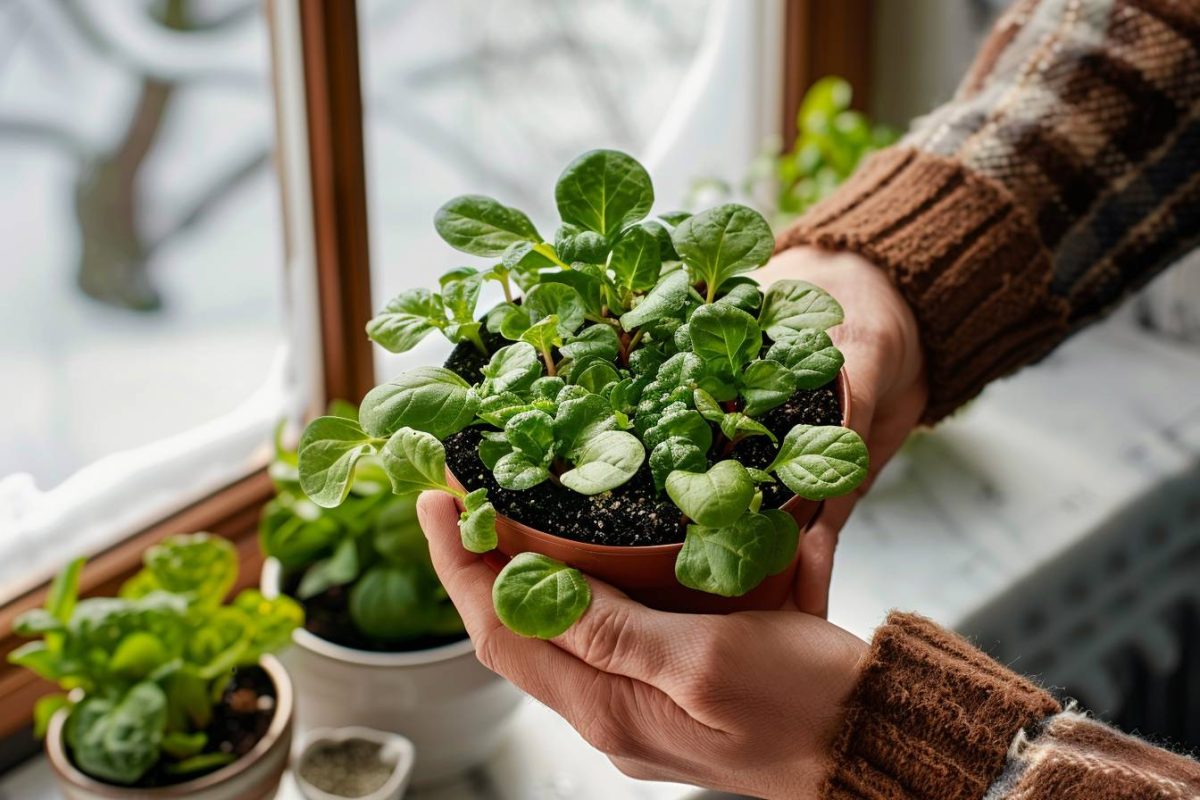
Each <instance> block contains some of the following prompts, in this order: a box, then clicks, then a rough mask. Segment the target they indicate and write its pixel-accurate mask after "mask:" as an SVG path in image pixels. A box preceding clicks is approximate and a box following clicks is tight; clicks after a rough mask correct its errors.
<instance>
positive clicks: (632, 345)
mask: <svg viewBox="0 0 1200 800" xmlns="http://www.w3.org/2000/svg"><path fill="white" fill-rule="evenodd" d="M643 333H644V331H643V330H642V329H641V328H638V330H637V333H635V334H633V338H632V339H630V340H629V347H628V348H626V350H625V360H626V361H628V360H629V355H630V353H632V352H633V350H634V348H635V347H637V346H638V344H639V343H640V342H641V341H642V334H643Z"/></svg>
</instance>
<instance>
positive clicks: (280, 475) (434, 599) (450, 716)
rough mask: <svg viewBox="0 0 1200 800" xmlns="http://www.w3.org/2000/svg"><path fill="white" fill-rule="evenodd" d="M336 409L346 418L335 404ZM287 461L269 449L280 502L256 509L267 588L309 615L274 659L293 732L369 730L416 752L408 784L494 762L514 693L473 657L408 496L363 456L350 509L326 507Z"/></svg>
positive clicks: (349, 413) (350, 413) (283, 451)
mask: <svg viewBox="0 0 1200 800" xmlns="http://www.w3.org/2000/svg"><path fill="white" fill-rule="evenodd" d="M331 413H333V414H339V415H343V416H345V417H347V418H355V409H354V408H353V407H352V406H349V405H346V404H336V405H335V406H334V407H333V408H332V409H331ZM296 462H297V457H296V453H295V452H294V451H292V450H289V449H287V448H285V447H283V446H282V444H281V443H279V442H277V444H276V457H275V462H274V464H273V465H272V468H271V475H272V478H273V480H274V481H275V486H276V497H275V499H273V500H272V501H271V502H270V503H269V504H268V505H267V506H266V508H265V509H264V510H263V516H262V522H261V525H260V541H261V543H262V547H263V551H264V553H265V554H266V555H267V556H268V559H267V562H266V565H265V566H264V569H263V577H262V589H263V593H264V594H265V595H267V596H269V597H274V596H278V595H287V596H291V597H294V598H295V599H296V600H297V601H298V602H300V603H301V604H302V605H303V606H304V608H305V611H306V621H305V627H303V628H298V629H297V630H296V631H295V633H294V634H293V643H294V646H293V647H292V648H290V649H289V650H288V651H286V652H285V653H284V654H283V656H282V658H283V660H284V662H285V663H286V664H287V666H288V670H289V671H290V672H291V674H292V677H293V679H294V680H295V682H296V686H297V690H298V694H299V696H300V700H299V707H298V709H297V719H298V720H299V725H300V727H301V729H302V730H311V729H313V728H326V727H332V728H338V727H342V726H347V725H365V726H369V727H372V728H376V729H379V730H384V731H395V732H397V733H401V734H403V735H404V736H406V737H408V738H409V739H411V740H412V742H413V744H414V745H415V747H416V767H415V770H414V773H413V781H414V782H415V783H431V782H436V781H439V780H442V779H444V778H448V777H451V776H453V775H456V774H458V773H460V772H462V771H464V770H466V769H468V768H469V767H471V766H474V765H475V764H478V763H479V762H480V761H482V760H484V759H485V758H486V757H487V756H488V755H490V754H491V753H492V752H493V751H494V749H495V748H496V746H497V745H499V743H500V742H501V740H502V737H503V735H504V733H505V731H506V729H507V723H508V721H509V719H510V718H511V716H512V712H513V711H515V710H516V708H517V706H518V705H519V704H520V702H521V698H522V694H521V693H520V692H519V691H518V690H517V689H516V688H514V687H513V686H512V685H511V684H509V683H508V682H507V681H505V680H504V679H502V678H500V677H498V676H496V675H494V674H492V673H491V672H489V671H488V670H486V669H484V667H483V666H482V665H481V664H480V663H479V661H478V660H477V659H476V658H475V653H474V650H473V648H472V647H471V642H470V640H469V639H467V637H466V633H465V632H464V630H463V626H462V620H461V619H459V617H458V613H457V612H456V611H455V610H454V606H453V605H452V604H451V603H450V600H449V597H448V596H447V595H446V592H445V590H444V589H443V588H442V586H441V584H440V583H439V582H438V579H437V575H436V574H435V573H434V571H433V566H432V564H431V563H430V561H429V550H428V546H427V544H426V542H425V537H424V534H422V533H421V529H420V526H419V523H418V522H417V516H416V495H399V496H397V495H394V494H392V492H391V486H390V484H389V482H388V479H387V476H386V475H385V474H384V473H383V471H382V469H381V468H380V467H379V465H378V464H376V463H374V462H373V460H372V459H366V460H365V463H360V465H359V468H358V470H357V472H356V474H355V478H354V481H353V485H352V486H351V488H350V490H349V492H348V494H347V497H346V502H345V503H343V504H342V505H341V506H339V507H337V508H331V509H325V508H321V507H319V506H317V505H315V504H314V503H313V502H312V501H311V500H309V499H308V498H307V497H306V496H305V494H304V492H303V491H301V489H300V485H299V483H298V475H297V472H296Z"/></svg>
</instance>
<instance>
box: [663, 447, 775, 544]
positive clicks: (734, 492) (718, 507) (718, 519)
mask: <svg viewBox="0 0 1200 800" xmlns="http://www.w3.org/2000/svg"><path fill="white" fill-rule="evenodd" d="M667 494H668V495H669V496H670V498H671V500H673V501H674V502H675V505H677V506H678V507H679V510H680V511H682V512H683V513H684V514H686V515H687V516H688V518H689V519H692V520H694V521H695V522H698V523H699V524H701V525H705V526H708V527H712V528H721V527H724V526H726V525H732V524H733V523H734V521H735V520H737V519H738V517H740V516H741V515H742V514H743V512H745V510H746V509H747V508H749V507H750V500H751V499H752V498H753V497H754V481H753V480H751V479H750V475H749V474H748V473H747V472H746V468H745V467H743V466H742V465H741V464H740V463H738V462H737V461H733V460H731V459H730V460H725V461H718V462H717V463H716V464H713V466H712V468H711V469H709V470H708V471H707V472H685V471H683V470H677V471H675V472H672V473H671V474H670V475H668V476H667Z"/></svg>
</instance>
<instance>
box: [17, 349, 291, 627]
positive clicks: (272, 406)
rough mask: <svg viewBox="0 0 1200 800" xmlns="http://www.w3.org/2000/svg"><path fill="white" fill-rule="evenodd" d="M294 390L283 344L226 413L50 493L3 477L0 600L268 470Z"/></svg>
mask: <svg viewBox="0 0 1200 800" xmlns="http://www.w3.org/2000/svg"><path fill="white" fill-rule="evenodd" d="M293 396H294V392H290V391H289V383H288V379H287V352H286V349H285V348H280V350H279V352H278V353H277V355H276V357H275V359H274V362H273V364H272V366H271V368H270V370H269V372H268V374H267V375H266V377H265V379H264V381H263V384H262V386H261V387H260V388H259V390H258V391H256V392H255V393H254V394H253V395H252V396H251V397H249V398H247V400H246V401H245V402H243V403H242V404H241V405H240V406H238V407H237V408H236V409H235V410H234V411H233V412H231V413H230V414H227V415H225V416H223V417H220V418H218V419H215V420H213V421H211V422H209V423H207V424H204V425H200V426H197V427H195V428H193V429H191V430H188V431H185V432H183V433H181V434H178V435H176V436H172V437H169V438H166V439H162V440H159V441H156V442H154V443H152V444H149V445H146V446H144V447H138V448H135V449H131V450H126V451H123V452H119V453H115V454H113V455H111V456H108V457H106V458H103V459H100V460H99V461H97V462H95V463H93V464H90V465H89V466H87V467H84V468H83V469H81V470H79V471H78V472H76V473H75V474H74V475H72V476H71V477H70V478H68V479H67V480H65V481H63V482H62V483H61V484H59V485H58V486H56V487H54V488H53V489H50V490H49V491H44V492H43V491H40V490H38V489H37V488H36V486H34V484H33V482H32V480H31V479H30V478H29V476H27V475H23V474H15V475H9V476H6V477H2V478H0V515H2V516H0V533H2V535H0V606H2V605H4V604H5V603H8V602H9V601H11V600H12V599H13V598H15V597H18V596H20V595H21V594H23V593H24V592H26V591H28V590H29V589H31V588H33V587H35V586H37V585H39V584H42V583H44V582H46V581H48V580H49V579H50V578H51V577H52V576H53V574H54V573H55V572H56V571H57V570H58V569H59V568H61V567H62V565H63V563H64V562H65V560H66V558H67V556H68V555H78V554H85V555H86V554H93V553H96V552H99V551H101V550H103V549H105V548H107V547H110V546H112V545H114V544H116V543H117V542H119V541H120V540H121V539H123V538H125V537H127V536H129V535H131V534H133V533H135V532H137V531H138V530H141V529H144V528H146V527H148V526H149V525H150V524H152V523H153V522H154V521H155V520H158V519H162V518H163V517H166V516H169V515H170V514H171V513H173V512H175V511H177V510H179V509H180V508H183V507H185V506H187V505H189V504H191V503H193V502H196V501H197V500H200V499H201V498H203V497H206V496H208V495H209V494H211V493H213V492H214V491H216V490H218V489H220V488H221V487H223V486H226V485H228V484H229V483H231V482H233V481H235V480H237V479H239V478H241V477H244V476H245V475H248V474H250V473H251V472H253V471H255V470H257V469H260V468H262V467H263V466H265V465H266V463H267V461H268V459H269V458H270V451H269V447H270V441H271V431H272V429H273V428H274V426H275V425H276V424H277V423H278V421H279V420H280V419H282V418H284V417H285V416H287V415H288V414H289V412H293V413H294V411H295V410H294V409H292V408H291V405H292V403H293V401H292V397H293Z"/></svg>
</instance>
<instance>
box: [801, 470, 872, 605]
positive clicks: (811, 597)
mask: <svg viewBox="0 0 1200 800" xmlns="http://www.w3.org/2000/svg"><path fill="white" fill-rule="evenodd" d="M857 500H858V493H857V492H856V493H855V494H851V495H847V496H846V497H837V498H834V499H832V500H826V501H825V508H824V510H823V511H822V512H821V518H820V519H818V520H817V524H816V525H814V526H813V527H812V529H811V530H809V531H808V533H806V534H805V535H804V536H803V537H802V538H801V539H800V563H799V565H798V567H797V569H796V590H795V600H796V607H797V608H798V609H799V610H800V611H803V612H804V613H805V614H812V615H813V616H816V617H821V618H825V617H826V616H828V615H829V584H830V582H831V581H832V579H833V555H834V551H836V550H837V543H838V535H839V533H840V532H841V530H842V526H843V525H845V524H846V520H847V518H849V516H850V512H851V511H853V510H854V504H855V502H856V501H857Z"/></svg>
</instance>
